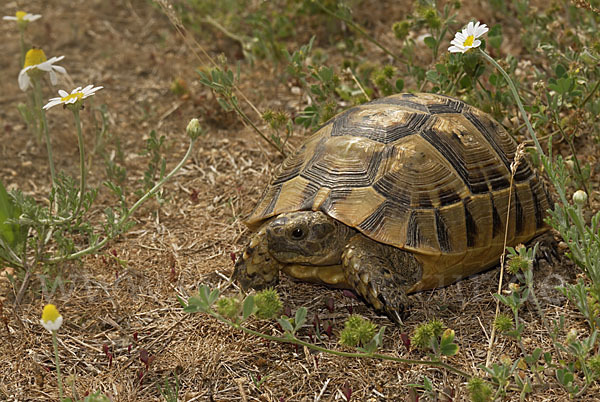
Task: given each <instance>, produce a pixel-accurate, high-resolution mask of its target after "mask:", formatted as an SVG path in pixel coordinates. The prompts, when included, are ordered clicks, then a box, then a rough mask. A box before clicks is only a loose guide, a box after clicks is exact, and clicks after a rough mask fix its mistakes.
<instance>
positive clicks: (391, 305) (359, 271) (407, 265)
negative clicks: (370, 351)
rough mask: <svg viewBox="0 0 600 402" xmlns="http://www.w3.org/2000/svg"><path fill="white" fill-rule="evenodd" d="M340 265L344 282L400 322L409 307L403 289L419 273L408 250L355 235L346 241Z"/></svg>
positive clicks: (414, 281) (417, 265) (419, 268)
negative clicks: (342, 268) (344, 277)
mask: <svg viewBox="0 0 600 402" xmlns="http://www.w3.org/2000/svg"><path fill="white" fill-rule="evenodd" d="M342 265H343V267H344V274H345V275H346V280H347V282H348V283H349V284H350V286H351V287H353V288H354V290H355V291H356V292H357V293H358V294H359V295H361V296H362V297H363V298H364V299H365V300H366V301H367V302H368V303H369V304H371V305H372V306H373V307H374V308H375V309H376V310H379V311H383V312H385V313H386V314H387V315H388V316H389V317H390V318H391V319H392V321H394V322H396V323H397V324H401V323H402V317H403V316H405V311H406V307H407V306H408V297H407V296H406V291H407V290H408V289H410V287H411V286H412V285H414V284H415V283H417V282H418V281H419V280H420V279H421V274H422V269H421V266H420V264H419V263H418V261H417V260H416V259H415V257H414V256H413V255H412V254H411V253H408V252H406V251H403V250H400V249H399V248H396V247H392V246H388V245H385V244H382V243H378V242H376V241H374V240H371V239H369V238H368V237H366V236H364V235H362V234H358V235H356V236H354V237H353V238H351V239H350V241H349V242H348V245H347V246H346V250H345V251H344V254H343V255H342Z"/></svg>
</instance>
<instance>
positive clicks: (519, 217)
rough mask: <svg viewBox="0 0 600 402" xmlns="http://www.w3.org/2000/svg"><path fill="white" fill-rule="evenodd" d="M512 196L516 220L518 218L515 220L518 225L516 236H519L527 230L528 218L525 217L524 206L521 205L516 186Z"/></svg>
mask: <svg viewBox="0 0 600 402" xmlns="http://www.w3.org/2000/svg"><path fill="white" fill-rule="evenodd" d="M512 194H513V197H514V203H515V218H516V219H515V220H516V223H517V227H516V232H515V235H517V236H518V235H520V234H521V233H523V229H524V228H525V219H527V218H526V217H525V216H524V215H523V205H522V204H521V200H520V199H519V194H518V191H517V189H516V188H515V187H514V186H513V191H512Z"/></svg>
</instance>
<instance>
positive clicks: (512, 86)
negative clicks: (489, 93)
mask: <svg viewBox="0 0 600 402" xmlns="http://www.w3.org/2000/svg"><path fill="white" fill-rule="evenodd" d="M478 49H479V52H480V54H481V55H482V56H483V57H484V58H485V59H486V60H487V61H489V62H490V63H491V64H492V65H493V66H494V67H496V69H497V70H498V71H500V74H502V76H503V77H504V79H505V80H506V82H507V83H508V86H509V88H510V91H511V93H512V95H513V98H515V102H517V107H518V108H519V111H520V112H521V115H522V116H523V120H525V125H526V127H527V130H528V131H529V134H530V135H531V138H532V139H533V143H534V144H535V147H536V149H537V151H538V152H539V154H540V155H546V154H545V153H544V150H543V149H542V146H541V145H540V143H539V141H538V139H537V136H536V135H535V132H534V131H533V126H532V125H531V122H530V121H529V117H528V116H527V112H526V111H525V108H524V107H523V103H522V102H521V97H520V96H519V93H518V92H517V87H516V86H515V84H514V82H513V80H512V79H511V78H510V76H509V75H508V73H507V72H506V71H505V70H504V69H503V68H502V66H501V65H500V64H498V62H496V60H494V58H493V57H491V56H490V55H489V54H487V53H486V52H484V51H483V50H482V49H481V48H478Z"/></svg>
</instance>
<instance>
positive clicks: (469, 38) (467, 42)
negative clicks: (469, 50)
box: [463, 35, 475, 47]
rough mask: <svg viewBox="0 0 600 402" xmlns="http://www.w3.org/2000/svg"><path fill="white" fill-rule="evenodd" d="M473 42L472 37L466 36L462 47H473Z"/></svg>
mask: <svg viewBox="0 0 600 402" xmlns="http://www.w3.org/2000/svg"><path fill="white" fill-rule="evenodd" d="M474 40H475V37H474V36H473V35H469V36H467V39H466V40H465V43H463V46H464V47H469V46H473V41H474Z"/></svg>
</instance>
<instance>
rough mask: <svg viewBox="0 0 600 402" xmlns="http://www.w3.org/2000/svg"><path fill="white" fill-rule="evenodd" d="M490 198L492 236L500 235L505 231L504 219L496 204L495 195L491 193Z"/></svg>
mask: <svg viewBox="0 0 600 402" xmlns="http://www.w3.org/2000/svg"><path fill="white" fill-rule="evenodd" d="M490 199H491V200H492V238H494V237H496V236H498V235H499V234H501V233H502V232H503V231H504V228H503V227H502V219H501V218H500V214H499V213H498V209H497V208H496V205H495V204H494V196H493V195H492V194H491V193H490Z"/></svg>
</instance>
